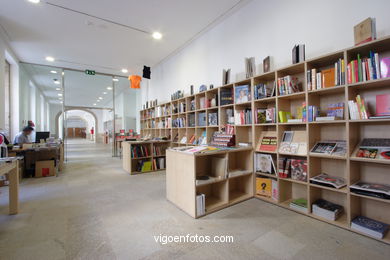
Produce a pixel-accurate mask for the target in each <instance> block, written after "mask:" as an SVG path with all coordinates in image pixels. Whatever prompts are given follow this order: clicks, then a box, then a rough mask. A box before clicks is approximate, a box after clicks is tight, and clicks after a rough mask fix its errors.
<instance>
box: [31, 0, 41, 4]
mask: <svg viewBox="0 0 390 260" xmlns="http://www.w3.org/2000/svg"><path fill="white" fill-rule="evenodd" d="M28 1H29V2H31V3H33V4H39V3H40V2H41V0H28Z"/></svg>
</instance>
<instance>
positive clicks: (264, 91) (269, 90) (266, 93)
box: [253, 83, 275, 100]
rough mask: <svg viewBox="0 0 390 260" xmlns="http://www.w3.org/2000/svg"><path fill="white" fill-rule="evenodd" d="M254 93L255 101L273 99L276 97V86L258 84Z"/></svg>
mask: <svg viewBox="0 0 390 260" xmlns="http://www.w3.org/2000/svg"><path fill="white" fill-rule="evenodd" d="M253 92H254V94H253V95H254V99H255V100H257V99H262V98H267V97H273V96H274V95H275V84H263V83H260V84H257V85H256V86H254V89H253Z"/></svg>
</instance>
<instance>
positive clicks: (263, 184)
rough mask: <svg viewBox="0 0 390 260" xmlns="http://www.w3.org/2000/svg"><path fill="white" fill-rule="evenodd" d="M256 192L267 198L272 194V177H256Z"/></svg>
mask: <svg viewBox="0 0 390 260" xmlns="http://www.w3.org/2000/svg"><path fill="white" fill-rule="evenodd" d="M256 194H257V195H259V196H263V197H266V198H271V196H272V179H269V178H262V177H257V178H256Z"/></svg>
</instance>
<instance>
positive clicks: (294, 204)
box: [289, 198, 307, 213]
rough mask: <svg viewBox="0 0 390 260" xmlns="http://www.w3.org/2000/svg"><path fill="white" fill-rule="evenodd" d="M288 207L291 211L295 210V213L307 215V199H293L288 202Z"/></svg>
mask: <svg viewBox="0 0 390 260" xmlns="http://www.w3.org/2000/svg"><path fill="white" fill-rule="evenodd" d="M289 207H290V208H291V209H295V210H297V211H301V212H304V213H307V199H305V198H299V199H293V200H292V201H291V202H290V204H289Z"/></svg>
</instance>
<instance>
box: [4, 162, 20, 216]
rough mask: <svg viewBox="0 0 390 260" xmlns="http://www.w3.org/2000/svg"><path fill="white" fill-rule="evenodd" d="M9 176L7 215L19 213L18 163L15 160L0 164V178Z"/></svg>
mask: <svg viewBox="0 0 390 260" xmlns="http://www.w3.org/2000/svg"><path fill="white" fill-rule="evenodd" d="M7 173H8V174H9V214H10V215H15V214H18V211H19V162H18V160H17V159H15V160H12V161H11V162H7V163H1V164H0V176H2V175H5V174H7Z"/></svg>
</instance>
